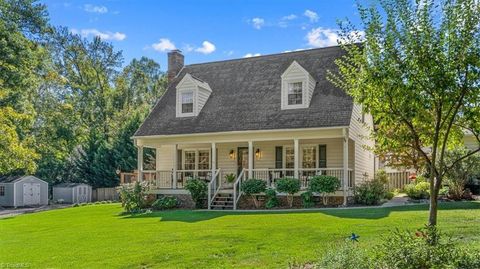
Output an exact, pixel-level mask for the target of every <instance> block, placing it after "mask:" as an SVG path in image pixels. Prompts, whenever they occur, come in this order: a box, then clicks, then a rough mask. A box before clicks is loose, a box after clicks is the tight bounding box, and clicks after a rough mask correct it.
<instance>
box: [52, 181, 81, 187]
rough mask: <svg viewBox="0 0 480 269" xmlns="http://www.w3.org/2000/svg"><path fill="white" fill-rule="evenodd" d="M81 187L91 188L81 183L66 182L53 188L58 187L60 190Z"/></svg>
mask: <svg viewBox="0 0 480 269" xmlns="http://www.w3.org/2000/svg"><path fill="white" fill-rule="evenodd" d="M81 185H86V186H90V185H88V184H85V183H79V182H65V183H60V184H57V185H55V186H53V187H54V188H55V187H58V188H73V187H76V186H81Z"/></svg>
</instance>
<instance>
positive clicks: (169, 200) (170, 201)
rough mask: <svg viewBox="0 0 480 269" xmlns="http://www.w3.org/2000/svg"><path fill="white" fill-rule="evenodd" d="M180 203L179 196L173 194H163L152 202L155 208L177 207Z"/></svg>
mask: <svg viewBox="0 0 480 269" xmlns="http://www.w3.org/2000/svg"><path fill="white" fill-rule="evenodd" d="M178 205H179V202H178V200H177V198H175V197H173V196H163V197H161V198H159V199H157V200H155V202H153V204H152V208H153V209H155V210H167V209H173V208H176V207H177V206H178Z"/></svg>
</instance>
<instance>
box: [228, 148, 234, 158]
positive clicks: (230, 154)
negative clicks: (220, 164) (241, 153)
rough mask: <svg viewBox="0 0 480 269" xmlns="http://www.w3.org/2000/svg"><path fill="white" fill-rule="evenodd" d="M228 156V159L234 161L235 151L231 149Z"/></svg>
mask: <svg viewBox="0 0 480 269" xmlns="http://www.w3.org/2000/svg"><path fill="white" fill-rule="evenodd" d="M228 156H229V157H230V159H231V160H235V151H234V150H233V149H231V150H230V153H229V154H228Z"/></svg>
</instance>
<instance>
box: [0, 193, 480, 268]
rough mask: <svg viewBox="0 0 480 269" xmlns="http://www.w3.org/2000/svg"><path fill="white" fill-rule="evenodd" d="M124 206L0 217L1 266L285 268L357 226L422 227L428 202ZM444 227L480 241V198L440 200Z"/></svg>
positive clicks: (365, 239) (366, 241)
mask: <svg viewBox="0 0 480 269" xmlns="http://www.w3.org/2000/svg"><path fill="white" fill-rule="evenodd" d="M121 212H122V208H121V207H120V205H119V204H102V205H91V206H85V207H76V208H67V209H60V210H53V211H47V212H40V213H35V214H28V215H22V216H17V217H13V218H7V219H0V264H3V265H9V266H11V265H15V264H25V265H27V266H28V267H29V268H219V267H220V268H233V267H235V268H238V267H245V268H279V267H280V268H285V267H287V266H288V264H289V263H290V262H307V261H315V260H317V259H318V258H319V257H321V255H322V253H323V252H324V251H325V250H326V249H328V248H332V247H335V246H338V245H339V244H341V243H342V242H343V241H344V240H345V238H347V237H348V235H349V234H350V233H352V232H355V233H357V234H359V235H360V244H362V245H364V246H365V247H369V246H372V245H373V244H374V243H376V242H378V241H379V240H381V238H382V235H384V234H386V233H387V232H388V231H391V230H393V229H395V228H400V229H416V228H420V227H422V226H423V225H424V223H425V222H426V220H427V216H428V211H427V206H425V205H418V206H417V205H416V206H408V207H397V208H376V209H338V210H319V211H308V212H299V211H297V212H267V213H263V212H256V213H254V212H252V213H226V212H199V211H187V210H177V211H168V212H154V213H150V214H142V215H135V216H129V215H122V214H121ZM439 227H440V229H441V230H442V231H443V232H444V233H446V234H448V235H452V236H453V237H454V238H456V239H458V240H459V243H460V244H470V245H472V246H474V245H477V246H478V245H480V244H479V243H480V232H479V231H480V203H478V202H459V203H443V204H441V211H440V212H439Z"/></svg>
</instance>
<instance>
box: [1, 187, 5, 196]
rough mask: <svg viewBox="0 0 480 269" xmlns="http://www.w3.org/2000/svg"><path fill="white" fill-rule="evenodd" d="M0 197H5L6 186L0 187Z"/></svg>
mask: <svg viewBox="0 0 480 269" xmlns="http://www.w3.org/2000/svg"><path fill="white" fill-rule="evenodd" d="M0 196H5V186H0Z"/></svg>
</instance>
